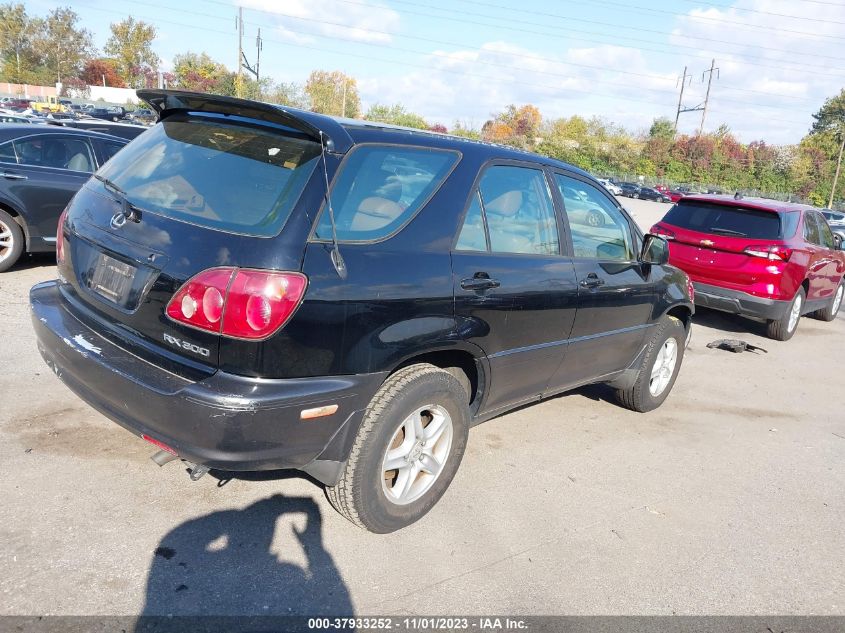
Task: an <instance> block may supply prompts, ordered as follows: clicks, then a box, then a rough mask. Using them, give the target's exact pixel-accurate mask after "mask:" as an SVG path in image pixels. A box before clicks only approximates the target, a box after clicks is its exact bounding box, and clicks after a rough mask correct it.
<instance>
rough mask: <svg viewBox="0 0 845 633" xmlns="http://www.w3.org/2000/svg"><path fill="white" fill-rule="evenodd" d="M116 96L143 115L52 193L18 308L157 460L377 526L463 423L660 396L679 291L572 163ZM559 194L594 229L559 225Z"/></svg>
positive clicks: (68, 379)
mask: <svg viewBox="0 0 845 633" xmlns="http://www.w3.org/2000/svg"><path fill="white" fill-rule="evenodd" d="M139 96H140V97H141V98H143V99H144V100H145V101H147V102H148V103H150V104H152V106H153V107H154V108H155V109H156V110H157V112H158V114H159V116H160V117H161V121H160V122H159V123H158V124H157V125H155V126H154V127H153V128H151V129H150V131H148V132H147V133H146V134H144V135H143V136H141V137H139V138H138V139H136V141H135V142H133V143H132V144H130V145H129V146H128V147H127V148H126V149H125V150H123V151H122V152H120V153H119V154H118V155H117V156H115V157H114V159H113V160H112V161H111V162H110V163H109V164H108V165H106V167H104V168H103V169H101V170H100V171H99V172H98V173H97V174H96V175H95V176H94V178H92V179H91V180H90V181H89V182H88V184H87V185H85V187H83V189H82V190H81V191H80V193H79V194H78V195H77V196H76V198H75V199H74V201H73V202H72V204H71V205H70V206H69V208H68V210H67V213H66V216H65V217H64V218H63V220H62V224H61V229H60V233H59V243H58V260H59V264H58V270H59V279H58V280H56V281H52V282H48V283H43V284H39V285H37V286H35V287H34V288H33V289H32V291H31V296H30V298H31V303H32V314H33V319H32V320H33V324H34V327H35V329H36V331H37V335H38V346H39V349H40V351H41V354H42V356H43V357H44V359H45V360H46V361H47V363H48V364H49V365H50V366H51V367H52V368H53V369H54V370H55V372H56V374H57V375H58V376H59V377H60V378H61V379H62V380H63V381H64V382H65V383H66V384H67V385H68V386H69V387H70V388H71V389H72V390H73V391H75V392H76V393H77V394H78V395H79V396H80V397H81V398H83V399H84V400H86V401H87V402H88V403H90V404H91V405H92V406H93V407H95V408H96V409H98V410H99V411H101V412H102V413H103V414H105V415H106V416H108V417H110V418H112V419H113V420H115V421H116V422H117V423H119V424H121V425H122V426H124V427H126V428H127V429H129V430H130V431H132V432H133V433H135V434H136V435H140V436H141V437H142V438H144V439H145V440H147V441H149V442H151V443H152V444H154V445H155V446H157V447H158V448H160V449H161V450H162V451H164V452H161V451H160V452H159V453H157V454H156V455H155V456H154V457H155V459H156V460H157V461H158V462H165V461H167V460H168V459H169V458H171V457H172V456H175V455H178V456H179V457H180V458H182V459H184V460H186V461H188V462H190V463H191V464H192V465H193V466H192V475H193V477H199V476H200V475H202V474H204V472H206V470H207V469H208V468H215V469H220V470H232V471H238V470H268V469H277V468H295V469H300V470H302V471H305V472H307V473H309V474H310V475H312V476H313V477H315V478H316V479H318V480H320V481H321V482H323V483H324V484H326V486H327V487H328V496H329V499H330V500H331V502H332V503H333V504H334V506H335V507H336V508H337V509H338V510H339V511H340V512H342V513H343V514H344V515H345V516H347V517H348V518H349V519H350V520H351V521H353V522H354V523H356V524H358V525H360V526H363V527H365V528H367V529H369V530H372V531H374V532H389V531H392V530H396V529H398V528H400V527H402V526H405V525H407V524H409V523H411V522H413V521H415V520H417V519H418V518H420V517H421V516H422V515H423V514H425V513H426V512H427V511H428V510H429V509H430V508H431V507H432V506H433V505H434V504H435V503H436V502H437V500H438V499H439V498H440V496H441V495H442V494H443V493H444V491H445V490H446V488H447V486H448V485H449V483H450V482H451V480H452V478H453V476H454V474H455V472H456V470H457V469H458V465H459V464H460V461H461V458H462V456H463V453H464V448H465V446H466V442H467V433H468V430H469V427H470V426H472V425H473V424H476V423H479V422H482V421H484V420H487V419H489V418H492V417H494V416H497V415H500V414H502V413H504V412H506V411H508V410H510V409H513V408H515V407H518V406H521V405H525V404H527V403H531V402H536V401H538V400H540V399H542V398H544V397H547V396H550V395H552V394H556V393H559V392H562V391H565V390H569V389H572V388H574V387H577V386H579V385H585V384H588V383H597V382H603V383H609V384H610V385H612V387H614V388H615V389H616V393H617V394H618V397H619V400H620V402H621V403H622V404H623V405H624V406H626V407H629V408H631V409H635V410H638V411H648V410H650V409H653V408H655V407H657V406H659V405H660V404H661V403H662V402H663V400H664V399H665V398H666V396H667V395H668V394H669V391H670V389H671V388H672V385H673V383H674V380H675V378H676V376H677V373H678V370H679V368H680V365H681V360H682V357H683V352H684V349H683V348H684V340H685V335H686V329H687V328H689V326H690V318H691V315H692V311H693V302H692V299H691V296H690V287H689V283H688V280H687V277H686V275H685V274H684V273H682V272H681V271H679V270H677V269H676V268H673V267H671V266H668V265H667V263H666V262H667V258H668V249H667V246H666V243H665V242H664V241H663V240H662V239H661V238H657V237H654V236H646V237H643V235H642V234H641V233H640V231H639V230H638V229H637V227H636V225H635V224H634V222H633V221H631V219H630V218H629V217H628V216H627V214H626V213H625V211H624V210H623V209H622V208H621V207H619V205H618V204H617V202H616V200H615V199H614V198H613V197H612V196H610V195H609V194H608V193H607V192H606V191H605V190H604V188H603V187H601V186H600V185H599V184H598V183H597V182H596V181H595V180H594V179H593V178H592V177H590V176H589V175H588V174H586V173H584V172H583V171H581V170H579V169H577V168H574V167H571V166H569V165H566V164H564V163H560V162H557V161H554V160H552V159H549V158H544V157H540V156H536V155H533V154H528V153H524V152H520V151H516V150H511V149H507V148H504V147H497V146H492V145H487V144H483V143H478V142H474V141H468V140H465V139H458V138H451V137H448V136H444V135H439V134H433V133H428V132H420V131H417V130H407V129H401V128H391V127H386V126H383V125H381V124H372V123H367V122H364V121H348V120H344V121H338V120H335V119H333V118H330V117H327V116H322V115H318V114H314V113H310V112H301V111H296V110H291V109H287V108H281V107H277V106H273V105H268V104H262V103H255V102H250V101H245V100H239V99H233V98H228V97H218V96H211V95H201V94H194V93H185V92H175V91H151V90H147V91H140V92H139ZM567 187H572V188H574V189H577V190H578V191H579V192H581V193H582V194H583V195H584V196H586V197H587V198H589V199H590V200H591V201H592V204H593V205H594V206H595V207H596V208H597V209H601V210H602V212H603V214H604V215H605V216H606V217H605V221H604V222H603V223H602V224H601V226H595V225H594V224H590V223H589V222H587V221H586V220H581V219H579V220H578V221H575V220H572V219H570V218H568V215H567V209H566V204H565V198H564V196H563V195H562V193H561V192H562V190H565V188H567ZM579 218H584V214H583V213H581V214H580V215H579ZM168 454H171V457H169V456H168Z"/></svg>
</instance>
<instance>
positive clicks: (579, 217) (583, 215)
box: [555, 174, 634, 261]
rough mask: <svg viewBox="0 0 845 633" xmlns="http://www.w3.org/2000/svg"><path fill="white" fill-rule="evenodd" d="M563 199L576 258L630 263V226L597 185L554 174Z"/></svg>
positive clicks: (632, 257)
mask: <svg viewBox="0 0 845 633" xmlns="http://www.w3.org/2000/svg"><path fill="white" fill-rule="evenodd" d="M555 181H556V184H557V187H558V189H559V190H560V194H561V195H562V196H563V203H564V207H565V208H566V217H567V218H568V219H569V229H570V232H571V234H572V247H573V251H574V253H573V254H574V255H575V257H584V258H590V259H602V260H608V259H611V260H622V261H631V260H633V259H634V249H633V246H632V242H631V227H630V225H629V224H628V220H627V219H626V218H625V216H624V215H622V212H621V211H620V210H619V208H618V207H617V206H616V205H615V204H613V203H612V202H611V201H610V200H609V199H608V198H607V196H605V195H604V194H603V193H601V192H600V191H599V190H598V189H597V188H595V187H594V186H592V185H590V184H588V183H586V182H584V181H582V180H577V179H575V178H570V177H569V176H564V175H563V174H555Z"/></svg>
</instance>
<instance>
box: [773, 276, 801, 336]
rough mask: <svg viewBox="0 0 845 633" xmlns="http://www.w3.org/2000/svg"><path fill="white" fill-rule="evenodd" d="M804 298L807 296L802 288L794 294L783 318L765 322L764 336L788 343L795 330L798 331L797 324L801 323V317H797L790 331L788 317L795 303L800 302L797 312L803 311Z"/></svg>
mask: <svg viewBox="0 0 845 633" xmlns="http://www.w3.org/2000/svg"><path fill="white" fill-rule="evenodd" d="M806 298H807V295H806V293H805V292H804V288H803V286H802V287H801V288H799V289H798V292H796V293H795V296H794V297H793V298H792V301H791V302H790V304H789V307H788V308H787V309H786V311H785V312H784V313H783V316H782V317H781V318H779V319H770V320H768V321H767V322H766V336H768V337H769V338H771V339H774V340H776V341H788V340H789V339H791V338H792V335H793V334H795V332H796V330H798V323H800V321H801V315H800V314H799V315H798V320H797V321H795V324H794V325H793V326H792V329H791V330H790V329H789V319H790V315H791V314H792V310H793V309H794V308H795V304H796V302H800V304H801V305H800V307H799V312H800V310H803V308H804V302H805V300H806Z"/></svg>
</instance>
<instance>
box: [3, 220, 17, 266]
mask: <svg viewBox="0 0 845 633" xmlns="http://www.w3.org/2000/svg"><path fill="white" fill-rule="evenodd" d="M14 245H15V236H14V234H13V233H12V229H11V227H9V226H7V225H6V223H5V222H2V221H0V262H2V261H3V260H4V259H6V258H7V257H8V256H9V255H10V254H11V252H12V249H13V247H14Z"/></svg>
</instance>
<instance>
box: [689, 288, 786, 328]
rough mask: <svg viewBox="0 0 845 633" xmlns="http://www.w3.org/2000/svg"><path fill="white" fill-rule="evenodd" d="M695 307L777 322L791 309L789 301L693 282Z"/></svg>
mask: <svg viewBox="0 0 845 633" xmlns="http://www.w3.org/2000/svg"><path fill="white" fill-rule="evenodd" d="M692 285H693V288H695V305H697V306H702V307H704V308H711V309H713V310H721V311H722V312H730V313H732V314H741V315H744V316H749V317H754V318H756V319H765V320H769V319H772V320H777V319H780V318H781V317H783V315H784V314H785V313H786V310H787V309H788V308H789V304H790V302H789V301H780V300H777V299H765V298H763V297H755V296H754V295H750V294H748V293H747V292H742V291H739V290H730V289H728V288H721V287H719V286H711V285H708V284H702V283H698V282H693V284H692Z"/></svg>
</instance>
